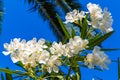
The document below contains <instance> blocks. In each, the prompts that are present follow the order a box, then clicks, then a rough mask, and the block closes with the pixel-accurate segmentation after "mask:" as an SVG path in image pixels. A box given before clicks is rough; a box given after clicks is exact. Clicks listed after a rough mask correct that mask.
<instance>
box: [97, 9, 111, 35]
mask: <svg viewBox="0 0 120 80" xmlns="http://www.w3.org/2000/svg"><path fill="white" fill-rule="evenodd" d="M112 23H113V19H112V16H111V13H110V12H108V11H107V8H105V9H104V13H103V19H102V20H101V21H100V26H99V28H100V29H101V30H102V31H103V32H105V33H109V32H111V31H113V28H112Z"/></svg>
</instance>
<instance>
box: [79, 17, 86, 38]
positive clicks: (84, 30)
mask: <svg viewBox="0 0 120 80" xmlns="http://www.w3.org/2000/svg"><path fill="white" fill-rule="evenodd" d="M87 29H88V23H87V19H86V18H84V19H83V23H82V28H81V35H80V36H81V38H82V39H85V37H86V35H87Z"/></svg>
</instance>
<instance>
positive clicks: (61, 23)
mask: <svg viewBox="0 0 120 80" xmlns="http://www.w3.org/2000/svg"><path fill="white" fill-rule="evenodd" d="M57 19H58V21H59V23H60V26H61V28H62V30H63V32H64V34H65V36H66V37H67V39H69V38H70V34H69V32H68V31H67V29H66V28H65V25H64V24H63V22H62V20H61V19H60V17H59V15H58V14H57Z"/></svg>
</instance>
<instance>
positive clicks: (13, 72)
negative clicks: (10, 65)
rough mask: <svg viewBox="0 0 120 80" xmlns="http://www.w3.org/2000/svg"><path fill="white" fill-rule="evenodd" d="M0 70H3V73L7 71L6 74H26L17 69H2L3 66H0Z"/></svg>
mask: <svg viewBox="0 0 120 80" xmlns="http://www.w3.org/2000/svg"><path fill="white" fill-rule="evenodd" d="M0 72H5V73H7V74H17V75H22V76H25V75H27V74H26V73H24V72H21V71H19V70H15V71H13V70H10V69H4V68H0Z"/></svg>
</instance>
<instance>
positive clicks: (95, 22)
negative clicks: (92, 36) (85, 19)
mask: <svg viewBox="0 0 120 80" xmlns="http://www.w3.org/2000/svg"><path fill="white" fill-rule="evenodd" d="M87 8H88V10H89V12H90V18H91V24H92V26H93V28H98V29H100V30H102V31H103V32H104V33H108V32H111V31H113V28H112V23H113V19H112V16H111V13H109V12H108V11H107V9H106V8H105V9H104V11H102V9H101V8H100V7H99V5H96V4H92V3H89V4H87Z"/></svg>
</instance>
